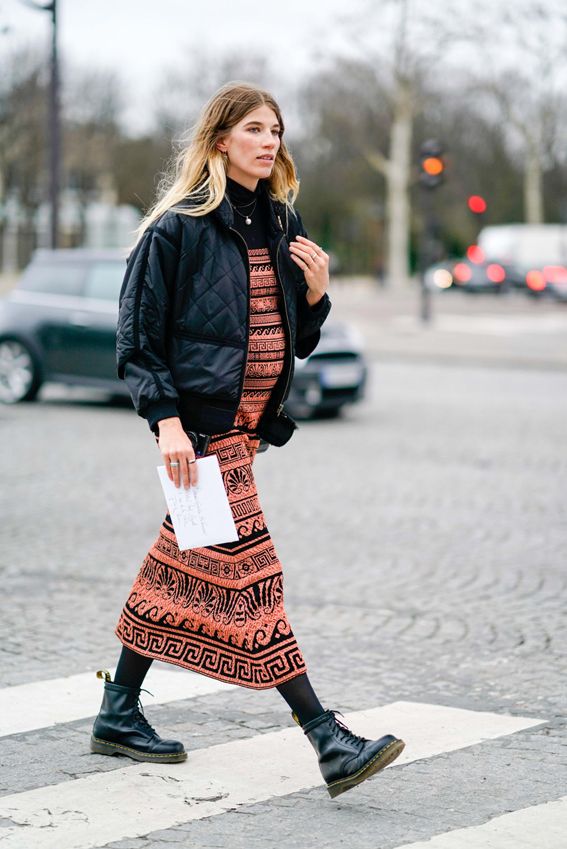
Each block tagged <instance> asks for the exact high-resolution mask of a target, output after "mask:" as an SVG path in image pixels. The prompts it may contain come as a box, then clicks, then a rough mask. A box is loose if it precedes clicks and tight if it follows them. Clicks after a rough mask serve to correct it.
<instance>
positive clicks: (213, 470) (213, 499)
mask: <svg viewBox="0 0 567 849" xmlns="http://www.w3.org/2000/svg"><path fill="white" fill-rule="evenodd" d="M197 464H198V469H197V470H198V476H199V483H198V484H197V486H190V487H188V488H187V489H185V487H184V486H183V484H182V485H181V486H180V487H176V486H175V484H174V483H172V482H171V481H170V479H169V478H168V476H167V472H166V470H165V466H158V467H157V470H158V474H159V479H160V481H161V485H162V487H163V492H164V495H165V500H166V502H167V507H168V510H169V515H170V516H171V521H172V523H173V529H174V531H175V536H176V537H177V544H178V545H179V549H180V550H181V551H185V550H186V549H188V548H197V547H199V546H204V545H222V543H225V542H234V540H237V539H238V532H237V530H236V526H235V524H234V520H233V518H232V513H231V510H230V504H229V503H228V497H227V494H226V492H225V489H224V484H223V482H222V475H221V471H220V467H219V461H218V458H217V457H216V455H215V454H211V455H209V456H208V457H199V458H198V459H197Z"/></svg>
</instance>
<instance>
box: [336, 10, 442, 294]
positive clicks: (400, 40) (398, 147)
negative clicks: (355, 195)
mask: <svg viewBox="0 0 567 849" xmlns="http://www.w3.org/2000/svg"><path fill="white" fill-rule="evenodd" d="M443 15H444V12H443V9H442V8H437V9H435V10H433V11H429V7H425V10H424V7H423V6H420V5H419V4H418V3H417V0H386V2H384V3H381V4H380V5H379V6H377V5H376V4H375V3H368V2H367V3H364V4H362V5H361V6H360V7H359V8H358V9H357V10H356V11H355V12H354V13H349V15H348V16H346V17H345V18H344V19H343V25H344V27H345V29H346V30H347V31H348V36H349V43H350V44H351V46H352V49H353V50H355V51H356V55H357V56H358V57H364V62H365V63H366V64H368V65H369V66H372V67H373V68H375V69H376V84H375V86H374V96H375V98H376V99H377V100H378V99H380V100H382V102H383V103H384V104H385V105H386V107H387V109H388V112H389V118H390V131H389V134H388V138H387V141H386V144H384V145H382V146H380V145H379V144H377V143H376V140H375V139H374V138H373V137H372V135H371V134H367V135H365V136H362V134H361V142H360V147H361V153H362V154H363V155H364V157H365V158H366V161H367V162H368V164H369V165H370V167H371V168H373V169H374V170H375V171H376V172H378V173H379V174H381V175H382V176H383V177H384V180H385V183H386V214H387V224H388V226H387V236H386V238H387V247H386V269H387V276H388V280H389V282H390V284H393V285H403V284H405V283H406V282H407V281H408V280H409V253H410V251H409V241H410V201H409V188H410V185H411V181H412V138H413V123H414V119H415V116H416V113H417V112H419V111H420V110H421V109H422V108H423V105H424V100H425V92H426V90H427V88H428V85H429V81H430V78H431V77H432V76H433V72H434V71H435V73H438V70H439V65H440V63H441V61H442V58H443V57H444V56H445V55H446V53H447V48H446V47H445V46H444V45H443V38H444V32H443V26H442V23H443V20H444V18H443Z"/></svg>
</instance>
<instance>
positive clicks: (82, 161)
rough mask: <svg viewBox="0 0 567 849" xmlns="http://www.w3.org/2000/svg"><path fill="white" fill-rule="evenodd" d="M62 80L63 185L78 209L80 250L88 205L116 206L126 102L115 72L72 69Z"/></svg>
mask: <svg viewBox="0 0 567 849" xmlns="http://www.w3.org/2000/svg"><path fill="white" fill-rule="evenodd" d="M65 77H66V79H67V80H68V82H67V87H66V90H65V98H64V110H63V111H64V136H65V146H64V165H65V171H66V174H67V184H68V186H69V188H70V189H71V190H72V191H73V193H74V196H75V198H76V200H77V202H78V204H79V214H80V221H81V226H80V233H79V234H78V242H79V244H82V242H83V241H84V238H85V234H86V210H87V207H88V204H89V203H90V202H92V201H93V200H98V199H100V198H101V197H103V198H104V199H105V200H107V201H108V202H109V203H115V202H116V200H117V190H116V185H115V180H114V174H113V171H114V164H115V152H116V147H117V145H118V143H119V141H120V137H121V130H120V118H121V114H122V109H123V105H124V96H123V90H122V82H121V80H120V78H119V76H118V75H117V74H116V73H114V72H108V71H102V70H97V69H88V70H86V69H83V68H79V67H76V68H73V69H72V70H71V69H68V70H67V71H66V73H65Z"/></svg>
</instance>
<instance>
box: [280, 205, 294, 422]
mask: <svg viewBox="0 0 567 849" xmlns="http://www.w3.org/2000/svg"><path fill="white" fill-rule="evenodd" d="M278 221H279V222H280V227H281V223H282V222H281V220H280V217H279V215H278ZM282 229H283V228H282ZM284 235H285V234H284ZM284 235H282V237H281V239H280V240H279V242H278V247H277V249H276V269H277V272H278V282H279V284H280V287H281V290H282V300H283V304H284V311H285V317H286V321H287V336H288V339H289V357H290V361H289V363H290V364H289V368H288V370H287V380H286V384H285V387H284V391H283V394H282V396H281V397H282V398H285V396H286V392H287V388H288V386H289V379H290V377H291V365H292V362H293V360H292V357H293V351H292V345H291V325H290V321H289V313H288V311H287V301H286V298H285V291H284V286H283V283H282V276H281V273H280V247H281V244H282V242H283V240H284ZM283 407H284V405H283V401H281V402H280V404H279V406H278V408H277V410H276V416H279V415H280V413H281V411H282V410H283Z"/></svg>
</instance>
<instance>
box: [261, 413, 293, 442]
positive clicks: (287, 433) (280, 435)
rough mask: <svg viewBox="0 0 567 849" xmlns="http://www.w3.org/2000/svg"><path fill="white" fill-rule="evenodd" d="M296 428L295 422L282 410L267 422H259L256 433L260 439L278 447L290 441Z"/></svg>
mask: <svg viewBox="0 0 567 849" xmlns="http://www.w3.org/2000/svg"><path fill="white" fill-rule="evenodd" d="M297 427H298V425H297V422H295V421H294V420H293V419H292V418H291V416H288V414H287V413H285V412H284V411H283V410H282V412H281V413H280V414H279V415H278V416H273V417H272V418H270V419H267V421H260V424H259V425H258V428H257V431H256V432H257V434H258V436H259V437H260V439H263V440H265V441H266V442H269V443H270V445H276V446H278V447H280V446H281V445H285V444H286V442H288V441H289V440H290V439H291V437H292V436H293V432H294V430H297Z"/></svg>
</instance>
